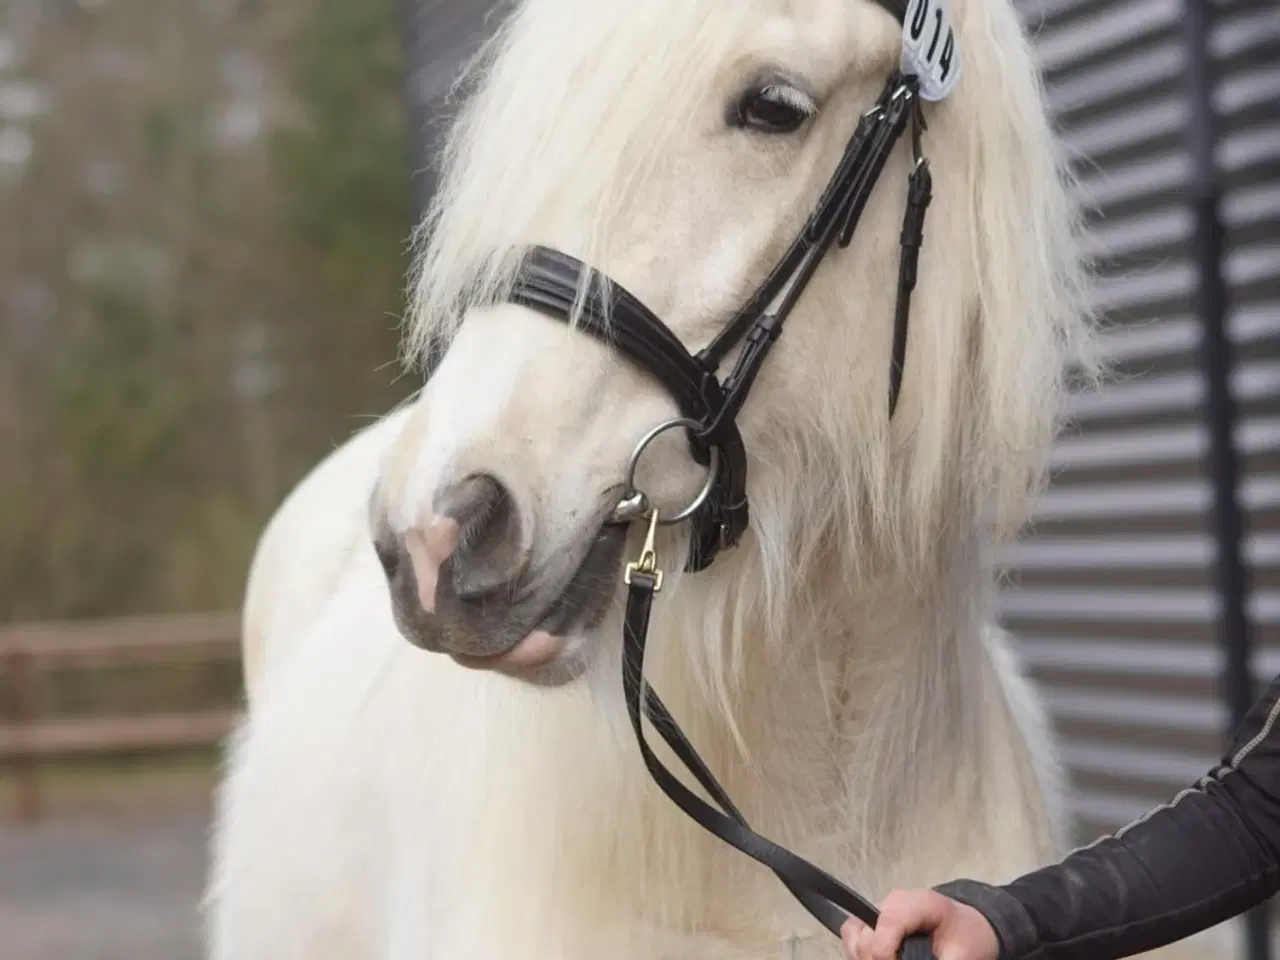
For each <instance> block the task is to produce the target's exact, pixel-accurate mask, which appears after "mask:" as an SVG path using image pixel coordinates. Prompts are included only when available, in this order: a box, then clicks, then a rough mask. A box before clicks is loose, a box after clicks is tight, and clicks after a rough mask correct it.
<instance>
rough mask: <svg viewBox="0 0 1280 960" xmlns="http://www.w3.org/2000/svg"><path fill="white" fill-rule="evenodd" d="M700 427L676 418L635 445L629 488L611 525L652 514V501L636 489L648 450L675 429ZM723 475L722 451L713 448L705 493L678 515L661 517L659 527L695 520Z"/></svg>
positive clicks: (703, 491) (696, 423) (614, 512)
mask: <svg viewBox="0 0 1280 960" xmlns="http://www.w3.org/2000/svg"><path fill="white" fill-rule="evenodd" d="M700 426H701V424H700V423H698V422H697V421H696V420H690V419H689V418H688V417H676V418H674V419H672V420H667V421H666V422H664V423H660V424H658V425H657V426H656V427H654V428H653V429H652V430H650V431H649V432H648V433H646V434H645V435H644V436H643V437H641V438H640V442H639V443H637V444H636V448H635V450H633V451H632V452H631V459H630V460H629V461H628V462H627V476H626V481H625V483H626V486H625V487H624V492H623V494H622V499H621V500H620V501H619V503H618V505H617V506H616V507H615V508H614V510H613V513H612V515H611V516H610V522H611V523H630V522H631V521H633V520H636V519H638V518H640V517H642V516H644V515H645V514H647V513H648V512H649V510H650V504H649V497H648V495H646V494H645V493H644V492H643V491H641V490H638V489H636V467H637V466H638V465H639V464H640V457H641V456H642V455H643V454H644V451H645V449H646V448H647V447H648V446H649V444H651V443H652V442H653V441H654V440H655V439H657V437H658V436H659V435H660V434H662V433H665V432H666V431H668V430H672V429H674V428H675V427H687V428H689V429H690V430H697V429H698V428H699V427H700ZM719 473H720V448H719V447H716V446H712V447H711V463H710V464H709V465H708V467H707V482H706V483H704V484H703V485H702V489H701V490H699V491H698V495H697V496H696V497H694V498H693V500H692V501H691V502H690V503H689V504H688V505H687V506H686V507H685V508H684V509H683V510H681V511H680V512H679V513H672V514H670V515H665V514H664V515H662V516H661V517H660V518H659V521H658V523H659V525H660V526H664V527H666V526H671V525H672V524H676V523H680V522H681V521H682V520H687V519H688V518H689V517H691V516H693V514H694V512H695V511H696V510H697V509H698V508H699V507H701V506H702V505H703V504H704V503H706V502H707V498H708V497H710V496H711V491H712V490H713V489H715V485H716V477H717V476H718V475H719Z"/></svg>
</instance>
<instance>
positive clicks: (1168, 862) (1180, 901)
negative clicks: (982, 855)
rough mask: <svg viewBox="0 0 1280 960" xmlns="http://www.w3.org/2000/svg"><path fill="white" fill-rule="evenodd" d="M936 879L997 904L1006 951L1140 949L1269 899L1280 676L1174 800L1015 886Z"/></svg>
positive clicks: (991, 916) (1015, 954) (1020, 958)
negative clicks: (1218, 754) (1213, 761)
mask: <svg viewBox="0 0 1280 960" xmlns="http://www.w3.org/2000/svg"><path fill="white" fill-rule="evenodd" d="M937 889H938V890H939V891H940V892H942V893H944V894H946V895H947V896H949V897H951V898H952V899H955V900H959V901H960V902H962V903H967V904H969V905H970V906H972V907H974V908H976V909H977V910H979V911H981V912H982V913H983V914H984V915H986V917H987V919H988V920H990V921H991V925H992V926H993V927H994V928H995V931H996V935H997V937H998V938H999V940H1000V949H1001V952H1000V960H1112V958H1120V957H1130V956H1133V955H1134V954H1137V953H1142V952H1144V951H1146V950H1153V949H1155V948H1157V947H1161V946H1164V945H1165V944H1169V943H1172V942H1174V941H1176V940H1181V939H1183V938H1184V937H1188V936H1191V935H1192V934H1194V933H1198V932H1199V931H1201V930H1205V929H1207V928H1208V927H1211V926H1213V925H1214V924H1217V923H1220V922H1222V921H1224V920H1228V919H1230V918H1232V917H1234V916H1237V915H1239V914H1241V913H1244V912H1245V911H1247V910H1248V909H1249V908H1250V907H1253V906H1256V905H1258V904H1260V903H1262V902H1263V901H1264V900H1266V899H1267V898H1269V897H1270V896H1272V895H1273V894H1275V893H1276V892H1277V891H1280V677H1277V678H1276V679H1275V680H1273V681H1272V682H1271V686H1270V687H1269V688H1268V689H1267V692H1266V693H1265V694H1264V695H1263V696H1262V698H1261V699H1260V700H1259V701H1258V702H1257V703H1256V704H1255V705H1254V706H1253V708H1252V709H1251V710H1250V712H1249V715H1248V716H1247V717H1246V718H1245V721H1244V723H1243V724H1242V725H1241V727H1240V729H1239V730H1238V731H1237V733H1236V735H1235V740H1234V742H1233V743H1232V745H1231V747H1230V749H1229V750H1228V752H1227V753H1226V755H1225V756H1224V757H1223V758H1222V763H1221V764H1220V765H1219V766H1217V767H1215V768H1214V769H1213V770H1211V771H1210V772H1209V773H1208V774H1207V775H1206V776H1205V777H1203V778H1202V779H1201V780H1200V781H1199V782H1198V783H1196V784H1195V785H1194V786H1192V787H1190V788H1188V789H1186V790H1183V791H1182V792H1181V793H1179V794H1178V795H1177V796H1176V797H1174V798H1173V799H1172V800H1171V801H1170V802H1168V803H1166V804H1164V805H1162V806H1159V807H1157V808H1156V809H1154V810H1152V811H1151V812H1150V813H1148V814H1147V815H1146V816H1144V817H1143V818H1142V819H1140V820H1138V821H1136V822H1135V823H1131V824H1129V825H1128V826H1127V827H1125V828H1123V829H1122V830H1120V831H1118V832H1117V833H1115V834H1114V835H1111V836H1107V837H1103V838H1101V839H1100V840H1098V841H1096V842H1095V843H1093V844H1091V845H1090V846H1088V847H1085V848H1083V849H1080V850H1076V851H1074V852H1072V853H1070V854H1069V855H1068V856H1067V857H1066V858H1065V859H1064V860H1062V861H1061V862H1059V863H1056V864H1053V865H1051V866H1047V867H1044V868H1042V869H1039V870H1036V871H1034V872H1032V873H1029V874H1026V875H1024V876H1022V877H1019V878H1018V879H1017V880H1014V881H1013V882H1012V883H1009V884H1006V885H1004V886H991V885H988V884H984V883H979V882H977V881H973V880H956V881H952V882H951V883H946V884H942V885H941V886H939V887H937Z"/></svg>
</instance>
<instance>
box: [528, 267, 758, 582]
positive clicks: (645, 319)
mask: <svg viewBox="0 0 1280 960" xmlns="http://www.w3.org/2000/svg"><path fill="white" fill-rule="evenodd" d="M583 279H585V280H586V282H587V286H586V290H585V293H583V294H582V295H581V296H580V295H579V290H580V285H581V283H582V280H583ZM605 287H607V289H608V297H609V300H608V303H607V304H606V301H605V293H604V288H605ZM509 299H510V300H511V302H513V303H518V304H521V305H522V306H526V307H530V308H532V309H536V310H540V311H542V312H544V313H547V314H549V315H550V316H553V317H556V318H557V319H560V320H567V319H568V318H570V317H572V316H573V315H574V307H575V305H579V314H578V315H579V317H580V321H579V322H580V325H581V329H582V330H584V331H586V332H588V333H590V334H591V335H592V336H594V337H596V338H597V339H598V340H600V341H601V342H602V343H604V344H606V345H608V346H610V347H612V348H615V349H617V350H618V351H620V352H621V353H622V354H624V355H625V356H626V357H628V358H629V359H630V360H631V361H632V362H633V363H635V364H636V366H638V367H639V369H640V370H641V371H642V372H644V373H646V374H648V375H650V376H652V377H654V378H655V379H657V381H658V382H659V383H661V384H662V385H663V387H664V388H665V389H666V390H667V392H668V393H669V394H670V395H671V397H672V399H674V400H675V402H676V406H677V407H678V408H679V410H680V414H681V416H684V417H688V418H689V419H690V420H693V421H696V422H697V423H701V424H708V423H711V422H712V421H713V420H714V419H715V413H716V411H717V410H719V409H721V408H722V407H723V406H724V404H725V397H724V391H723V389H722V388H721V386H720V381H719V380H718V379H717V378H716V374H715V371H714V370H713V369H711V368H710V367H708V366H707V365H706V364H705V363H704V362H703V361H702V360H701V359H699V358H697V357H695V356H693V355H692V354H690V353H689V351H688V350H686V349H685V347H684V344H682V343H681V342H680V340H679V338H678V337H676V335H675V334H674V333H672V332H671V330H670V328H668V327H667V325H666V324H665V323H663V322H662V320H660V319H659V318H658V317H657V316H656V315H655V314H654V313H653V312H652V311H651V310H649V309H648V308H647V307H646V306H645V305H644V304H643V303H641V302H640V300H639V299H638V298H636V297H635V296H633V295H632V294H631V293H630V292H628V291H627V290H626V289H625V288H623V287H621V286H619V285H618V284H616V283H611V282H608V281H605V280H604V279H603V278H601V277H600V275H599V274H598V273H597V272H596V271H594V270H591V269H590V268H589V267H587V266H586V265H585V264H583V263H582V262H581V261H579V260H576V259H574V258H573V257H570V256H569V255H568V254H565V253H561V252H560V251H558V250H551V249H549V248H547V247H541V246H537V247H532V248H531V249H530V250H529V251H528V252H527V255H526V257H525V261H524V264H523V266H522V267H521V270H520V272H519V274H518V275H517V277H516V282H515V285H514V287H513V288H512V291H511V293H510V295H509ZM689 445H690V451H691V453H692V455H693V457H694V459H696V460H697V461H698V462H699V463H702V464H704V465H705V464H707V463H708V462H709V460H710V455H709V453H710V445H715V446H717V447H719V449H720V453H721V456H720V467H719V472H718V474H717V476H716V478H715V482H714V486H713V487H712V490H711V494H710V495H709V496H708V498H707V500H706V502H705V503H704V504H703V505H702V506H701V507H700V508H699V509H698V510H697V511H696V512H695V513H694V515H693V517H692V518H691V520H690V522H691V524H692V526H693V537H692V540H691V543H690V545H689V556H688V559H687V561H686V564H685V569H686V570H687V571H689V572H690V573H696V572H698V571H700V570H704V569H706V568H707V567H708V566H710V565H711V562H712V561H713V560H714V559H715V557H716V555H717V554H718V553H719V552H720V551H721V550H722V549H724V548H726V547H732V546H736V545H737V543H738V541H739V539H741V537H742V535H743V533H745V532H746V529H747V524H748V522H749V519H750V517H749V508H748V505H747V452H746V448H745V447H744V446H743V443H742V435H741V434H740V433H739V432H738V425H737V423H736V422H734V421H733V420H732V419H727V420H724V421H722V422H720V423H718V424H716V426H715V428H714V429H712V430H704V431H701V432H699V433H698V434H697V435H690V436H689Z"/></svg>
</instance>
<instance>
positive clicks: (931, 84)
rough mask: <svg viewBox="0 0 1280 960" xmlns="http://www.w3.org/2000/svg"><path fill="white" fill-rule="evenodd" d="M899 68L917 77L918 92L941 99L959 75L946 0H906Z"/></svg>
mask: <svg viewBox="0 0 1280 960" xmlns="http://www.w3.org/2000/svg"><path fill="white" fill-rule="evenodd" d="M902 71H903V72H904V73H909V74H915V75H916V76H917V77H919V78H920V96H922V97H923V98H924V99H926V100H941V99H943V98H944V97H945V96H946V95H947V94H949V93H950V92H951V91H952V90H953V89H954V88H955V85H956V81H958V80H959V79H960V50H959V48H958V47H957V46H956V31H955V27H954V26H953V25H952V23H951V11H950V10H949V9H948V7H947V0H910V2H909V3H908V4H907V17H906V22H905V23H904V24H903V25H902Z"/></svg>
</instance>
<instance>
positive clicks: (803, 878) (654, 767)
mask: <svg viewBox="0 0 1280 960" xmlns="http://www.w3.org/2000/svg"><path fill="white" fill-rule="evenodd" d="M630 578H631V580H630V586H629V587H628V591H627V606H626V614H625V618H624V621H623V647H622V686H623V691H624V694H625V697H626V702H627V713H628V715H629V716H630V718H631V726H632V729H633V730H634V731H635V735H636V742H637V744H638V746H639V748H640V755H641V757H642V759H643V760H644V764H645V767H646V768H647V769H648V770H649V774H650V776H652V777H653V779H654V782H656V783H657V784H658V786H659V788H660V789H661V790H662V792H663V793H665V794H666V795H667V797H668V798H669V799H671V801H672V802H674V803H675V804H676V805H677V806H678V807H679V808H680V809H681V810H683V811H684V812H685V813H686V814H687V815H688V816H689V817H691V818H692V819H693V820H694V821H696V822H697V823H698V825H699V826H701V827H702V828H703V829H705V830H707V831H709V832H711V833H713V834H715V835H716V836H717V837H719V838H720V839H721V840H723V841H724V842H725V843H728V844H729V845H730V846H733V847H735V848H736V849H738V850H739V851H741V852H742V853H745V854H746V855H747V856H749V857H751V858H752V859H753V860H755V861H757V862H758V863H761V864H763V865H764V866H766V867H768V868H769V869H770V870H772V871H773V873H774V874H775V875H776V876H777V877H778V879H780V880H781V881H782V883H783V885H784V886H786V888H787V889H788V890H789V891H791V894H792V895H793V896H794V897H795V898H796V899H797V900H798V901H799V902H800V904H801V906H803V907H804V908H805V910H807V911H808V912H809V914H810V915H811V916H813V917H814V919H816V920H817V921H818V922H819V923H821V924H822V925H823V927H825V928H826V929H827V930H828V931H829V932H830V933H832V934H833V935H834V936H836V937H839V936H840V928H841V926H842V925H843V924H844V922H845V920H846V919H848V917H849V916H850V915H852V916H855V917H857V918H858V919H859V920H861V921H862V922H863V923H865V924H867V925H868V926H872V927H874V926H875V925H876V922H877V921H878V920H879V917H880V913H879V911H878V910H877V909H876V908H875V907H874V906H873V905H872V904H871V903H870V902H868V901H867V900H866V899H864V898H863V897H862V896H860V895H859V894H858V893H856V892H855V891H853V890H852V889H850V888H849V887H848V886H846V885H845V884H843V883H841V882H840V881H839V880H837V879H836V878H835V877H833V876H832V875H831V874H829V873H827V872H826V871H825V870H822V869H821V868H819V867H816V866H814V865H813V864H812V863H810V862H809V861H808V860H805V859H804V858H803V857H800V856H797V855H796V854H794V853H792V852H791V851H790V850H788V849H786V847H781V846H779V845H778V844H776V843H774V842H773V841H771V840H768V839H766V838H765V837H762V836H761V835H760V834H758V833H756V832H755V831H754V830H752V829H751V827H750V825H749V824H748V823H747V821H746V818H745V817H743V815H742V813H741V811H739V810H738V808H737V807H736V806H735V805H734V803H733V801H732V800H731V799H730V798H729V795H728V794H727V793H726V792H725V790H724V788H723V787H722V786H721V785H720V783H719V781H718V780H716V778H715V775H714V774H713V773H712V772H711V770H710V769H709V768H708V767H707V765H706V764H705V763H704V762H703V760H702V758H701V757H700V756H698V753H697V751H696V750H695V749H694V748H693V745H692V744H691V743H690V742H689V740H688V738H687V737H685V735H684V733H683V732H682V731H681V730H680V727H679V725H678V724H677V723H676V721H675V719H674V718H673V717H672V716H671V713H670V711H669V710H668V709H667V707H666V705H665V704H664V703H663V702H662V698H661V697H659V696H658V694H657V692H656V691H655V690H654V689H653V688H652V687H650V686H649V685H648V684H647V683H645V681H644V652H645V642H646V639H647V637H648V633H649V616H650V612H651V608H652V604H653V595H654V592H655V587H656V581H655V578H654V577H653V576H652V575H650V574H646V573H643V572H640V571H636V570H633V571H632V572H631V574H630ZM642 704H643V711H644V715H645V716H647V717H648V718H649V722H650V723H652V724H653V728H654V729H655V730H656V731H657V732H658V734H659V735H660V736H661V737H662V739H663V740H665V741H666V743H667V745H668V746H670V747H671V750H672V752H674V753H675V755H676V757H677V758H678V759H679V760H680V762H681V763H683V764H684V766H685V767H686V768H687V769H688V770H689V771H690V772H691V773H692V774H693V776H694V778H695V779H696V780H697V781H698V783H699V784H701V785H702V788H703V789H704V790H706V792H707V794H708V795H709V796H710V797H711V798H712V799H713V800H714V801H715V802H716V803H717V804H718V805H719V807H720V809H719V810H716V809H715V808H714V807H712V806H711V805H710V804H708V803H707V802H706V801H704V800H703V799H702V798H701V797H699V796H698V795H697V794H695V793H694V792H693V791H692V790H690V789H689V788H688V787H686V786H685V785H684V784H683V783H682V782H681V781H680V780H679V779H677V778H676V776H675V775H674V774H672V773H671V771H670V770H668V769H667V768H666V767H665V766H664V765H663V763H662V761H661V760H659V759H658V757H657V756H656V755H655V754H654V753H653V750H652V749H651V748H650V746H649V743H648V741H647V740H646V739H645V735H644V725H643V722H642V720H641V707H642ZM901 957H902V960H933V950H932V946H931V944H930V940H929V938H928V937H923V936H917V937H911V938H908V940H907V941H906V942H905V943H904V944H903V950H902V952H901Z"/></svg>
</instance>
